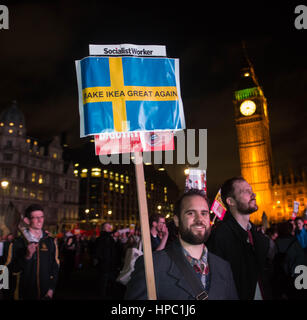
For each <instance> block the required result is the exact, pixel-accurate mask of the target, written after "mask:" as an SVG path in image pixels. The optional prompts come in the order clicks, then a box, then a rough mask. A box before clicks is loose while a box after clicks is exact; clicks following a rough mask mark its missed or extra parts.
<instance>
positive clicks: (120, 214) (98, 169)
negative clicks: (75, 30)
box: [71, 143, 179, 229]
mask: <svg viewBox="0 0 307 320" xmlns="http://www.w3.org/2000/svg"><path fill="white" fill-rule="evenodd" d="M91 145H93V143H89V144H87V146H86V147H85V149H82V150H78V151H76V152H75V155H71V158H72V159H74V174H75V176H76V177H78V178H79V179H80V210H79V216H80V223H81V224H80V225H81V228H85V229H86V228H91V229H93V228H95V227H99V226H100V225H101V224H102V223H103V222H105V221H108V222H110V223H111V224H112V225H113V227H114V228H126V227H129V226H131V225H134V226H139V225H140V223H139V221H140V219H139V206H138V198H137V186H136V178H135V167H134V164H133V163H132V161H131V164H129V165H123V164H109V165H103V164H101V163H100V161H99V157H97V156H94V150H93V148H91ZM80 155H81V156H80ZM82 155H90V156H86V157H85V159H82ZM91 155H92V156H91ZM144 174H145V180H146V181H145V185H146V195H147V206H148V214H149V215H151V214H153V213H161V214H163V215H164V216H165V217H167V218H170V217H172V215H173V211H174V203H175V201H176V199H177V197H178V195H179V190H178V187H177V185H176V184H175V183H174V182H173V180H171V178H170V177H169V176H168V174H167V173H166V171H165V170H164V169H163V168H162V167H159V168H155V167H154V166H153V165H144Z"/></svg>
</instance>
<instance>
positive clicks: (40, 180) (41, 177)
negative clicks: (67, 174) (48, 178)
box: [38, 174, 44, 184]
mask: <svg viewBox="0 0 307 320" xmlns="http://www.w3.org/2000/svg"><path fill="white" fill-rule="evenodd" d="M38 183H39V184H42V183H44V179H43V175H42V174H40V175H39V176H38Z"/></svg>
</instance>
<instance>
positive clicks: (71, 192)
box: [0, 101, 79, 233]
mask: <svg viewBox="0 0 307 320" xmlns="http://www.w3.org/2000/svg"><path fill="white" fill-rule="evenodd" d="M62 154H63V148H62V146H61V143H60V138H59V137H55V138H53V140H52V141H48V142H45V143H41V142H40V141H39V140H38V139H34V138H30V137H27V135H26V126H25V118H24V115H23V113H22V112H21V110H20V109H19V108H18V106H17V103H16V102H15V101H14V102H13V103H12V104H11V105H10V106H9V107H8V108H6V109H5V110H4V111H3V112H2V114H1V116H0V179H1V195H2V196H1V220H0V229H1V230H2V233H8V232H9V228H8V226H7V224H6V223H5V221H6V220H8V219H7V218H8V217H7V216H6V215H7V214H9V213H8V212H9V211H8V210H7V208H8V206H9V204H12V205H13V206H14V207H15V209H16V210H17V211H18V212H19V213H20V214H23V212H24V210H25V208H26V207H27V206H28V205H30V204H32V203H38V204H40V205H41V206H42V207H43V208H44V211H45V227H46V228H47V229H49V231H50V232H57V231H58V229H59V226H60V225H61V224H63V223H66V222H75V221H77V220H78V211H79V208H78V202H79V180H78V178H76V177H75V176H74V174H73V164H67V163H65V162H64V160H63V158H62Z"/></svg>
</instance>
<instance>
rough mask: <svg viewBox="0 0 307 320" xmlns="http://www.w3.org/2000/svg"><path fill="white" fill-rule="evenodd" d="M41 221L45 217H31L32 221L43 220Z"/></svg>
mask: <svg viewBox="0 0 307 320" xmlns="http://www.w3.org/2000/svg"><path fill="white" fill-rule="evenodd" d="M41 219H44V216H39V217H31V220H41Z"/></svg>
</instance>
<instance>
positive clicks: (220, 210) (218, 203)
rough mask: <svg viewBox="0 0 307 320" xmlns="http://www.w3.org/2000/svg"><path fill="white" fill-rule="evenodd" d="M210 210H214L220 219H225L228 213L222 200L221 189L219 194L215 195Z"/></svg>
mask: <svg viewBox="0 0 307 320" xmlns="http://www.w3.org/2000/svg"><path fill="white" fill-rule="evenodd" d="M210 211H212V212H213V213H214V214H215V215H216V216H217V217H218V218H219V219H220V220H223V219H224V216H225V213H226V207H225V205H224V203H223V201H222V197H221V189H220V190H219V191H218V193H217V195H216V196H215V199H214V201H213V203H212V206H211V209H210Z"/></svg>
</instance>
